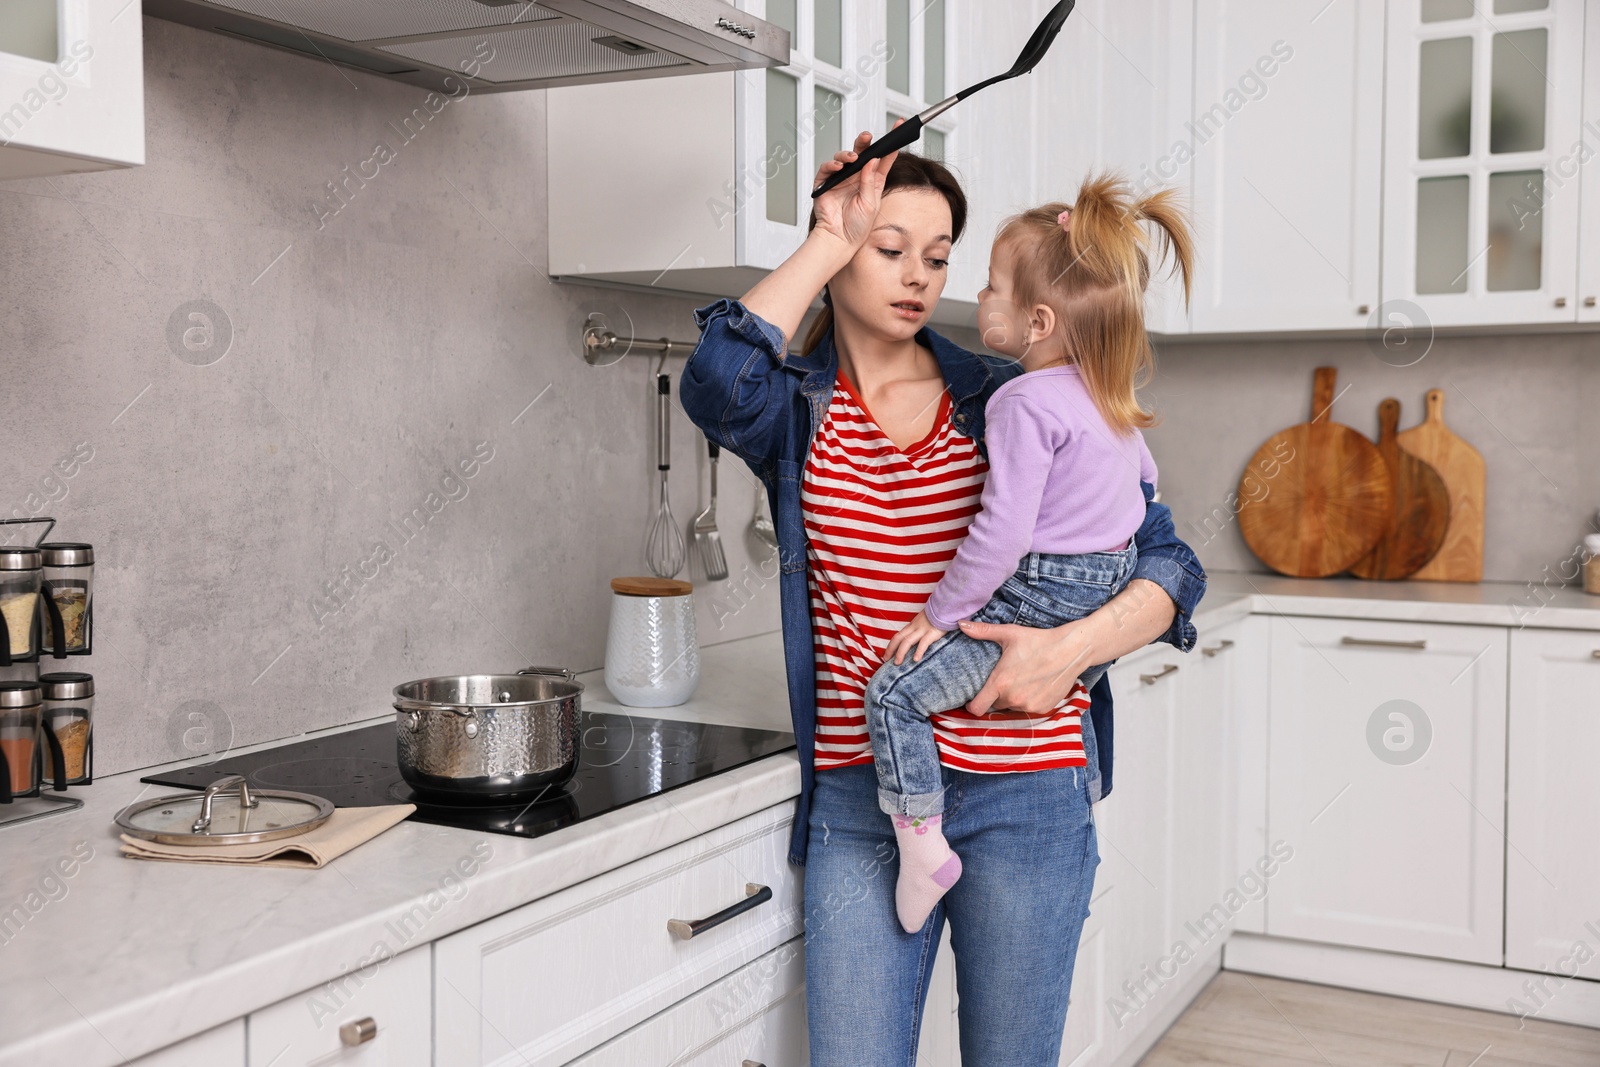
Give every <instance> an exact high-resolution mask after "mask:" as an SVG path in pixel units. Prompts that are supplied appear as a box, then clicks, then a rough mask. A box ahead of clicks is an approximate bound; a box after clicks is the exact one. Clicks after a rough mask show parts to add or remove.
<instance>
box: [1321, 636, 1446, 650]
mask: <svg viewBox="0 0 1600 1067" xmlns="http://www.w3.org/2000/svg"><path fill="white" fill-rule="evenodd" d="M1339 643H1340V644H1341V645H1361V646H1363V647H1366V648H1415V649H1424V648H1427V647H1428V642H1427V641H1425V640H1422V639H1421V638H1418V639H1417V640H1415V641H1385V640H1383V639H1381V638H1377V637H1341V638H1339Z"/></svg>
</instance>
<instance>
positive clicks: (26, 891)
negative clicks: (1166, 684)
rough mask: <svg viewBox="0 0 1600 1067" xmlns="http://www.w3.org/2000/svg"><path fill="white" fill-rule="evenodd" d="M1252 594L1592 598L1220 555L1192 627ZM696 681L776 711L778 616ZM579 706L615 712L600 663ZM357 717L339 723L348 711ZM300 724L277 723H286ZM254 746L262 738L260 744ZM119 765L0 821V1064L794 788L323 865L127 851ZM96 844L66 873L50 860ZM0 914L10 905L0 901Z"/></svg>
mask: <svg viewBox="0 0 1600 1067" xmlns="http://www.w3.org/2000/svg"><path fill="white" fill-rule="evenodd" d="M1251 612H1260V613H1268V614H1279V615H1316V616H1325V617H1344V618H1363V619H1391V620H1399V621H1426V622H1444V623H1460V624H1478V625H1495V626H1535V627H1545V628H1553V629H1580V630H1600V597H1594V596H1589V595H1587V594H1584V593H1583V592H1582V591H1581V590H1576V589H1554V590H1546V589H1543V588H1542V587H1541V588H1540V590H1539V593H1538V595H1537V596H1535V594H1534V592H1533V591H1532V589H1530V587H1528V586H1527V585H1525V584H1516V583H1482V584H1474V585H1460V584H1449V583H1441V582H1372V581H1359V580H1353V579H1347V578H1333V579H1323V580H1307V579H1294V578H1284V577H1280V576H1276V575H1262V574H1245V573H1237V572H1217V573H1213V574H1211V575H1210V586H1209V589H1208V592H1207V594H1206V597H1205V599H1204V601H1203V602H1202V604H1201V606H1200V610H1199V611H1198V612H1197V613H1196V617H1195V623H1196V626H1197V628H1199V629H1200V630H1201V632H1202V634H1203V633H1204V631H1205V630H1206V629H1207V628H1208V627H1213V626H1218V625H1221V624H1223V623H1225V622H1228V621H1231V620H1232V619H1234V618H1239V617H1242V616H1244V615H1247V614H1249V613H1251ZM701 662H702V668H701V679H702V680H701V685H700V689H699V691H698V692H697V693H696V694H695V697H694V698H693V699H692V700H691V701H689V702H688V703H686V704H684V705H681V706H679V707H677V708H670V709H660V710H659V711H651V712H648V713H647V714H650V715H660V716H662V717H670V718H679V719H688V720H696V721H705V722H717V723H726V724H730V725H742V726H755V727H760V728H766V729H788V728H789V718H788V701H787V697H786V693H785V686H784V668H783V647H782V640H781V638H780V636H779V635H778V634H776V633H771V634H765V635H761V636H758V637H750V638H745V639H743V640H739V641H732V642H727V643H725V644H720V645H713V646H710V647H708V648H706V649H704V650H703V652H702V654H701ZM581 678H582V680H583V681H584V682H585V683H586V684H587V686H588V688H587V690H586V692H585V694H584V707H585V708H586V709H588V710H592V711H626V710H628V709H625V708H622V707H620V706H619V705H617V704H616V703H615V702H614V701H613V700H612V699H611V697H610V694H609V693H607V692H606V689H605V684H604V681H603V679H602V677H601V672H598V671H595V672H591V673H590V674H586V675H583V676H581ZM372 721H376V720H369V721H368V722H365V723H357V724H350V725H349V726H345V727H340V729H353V728H356V727H358V726H363V725H370V722H372ZM293 740H300V738H289V739H285V741H281V742H276V744H283V743H287V741H293ZM263 747H264V746H263ZM148 771H149V769H148V768H147V769H145V770H144V771H138V772H129V773H126V774H119V775H114V776H111V777H108V778H104V779H101V780H99V781H97V782H96V783H95V784H94V785H93V786H91V787H89V788H88V789H85V790H80V791H76V795H78V796H79V797H81V798H82V799H83V800H84V802H85V803H84V807H83V808H82V809H80V810H78V811H75V812H71V813H68V814H66V815H57V816H52V817H50V818H46V819H42V820H39V821H37V822H33V823H27V824H23V825H20V826H14V827H9V828H6V829H0V848H3V853H0V854H3V856H4V859H3V861H0V906H3V908H5V909H7V911H5V912H0V924H4V925H3V926H0V949H3V951H0V965H3V966H0V1067H10V1065H13V1064H16V1065H22V1064H26V1065H28V1067H34V1065H36V1064H39V1063H72V1064H74V1065H75V1067H100V1065H110V1064H117V1063H120V1062H122V1060H123V1059H124V1058H128V1059H131V1058H133V1057H135V1056H138V1055H142V1054H144V1053H146V1052H149V1051H152V1050H154V1049H157V1048H160V1047H162V1046H164V1045H167V1044H170V1043H172V1042H174V1041H177V1040H180V1039H182V1038H184V1037H187V1036H189V1035H191V1034H196V1033H199V1032H201V1031H204V1030H207V1029H209V1028H211V1027H212V1026H215V1025H218V1024H220V1023H223V1022H227V1021H229V1020H231V1019H235V1018H238V1017H240V1016H242V1015H246V1014H248V1013H249V1012H251V1011H253V1010H256V1009H258V1008H261V1007H264V1006H266V1005H268V1004H270V1003H273V1002H275V1001H277V1000H280V999H282V998H284V997H287V996H291V995H293V994H296V993H299V992H301V991H303V990H305V989H308V988H311V987H313V986H315V985H318V984H320V983H322V982H325V981H327V980H329V979H332V978H335V977H337V976H338V975H340V974H341V973H344V972H345V971H347V970H350V969H352V968H354V967H355V966H356V965H357V964H358V963H359V962H360V961H361V960H363V959H364V958H365V956H366V955H367V954H368V953H369V952H370V950H371V947H372V945H373V943H374V942H375V941H377V940H379V939H380V937H381V935H382V932H383V930H384V928H385V924H386V923H388V922H390V921H391V920H393V919H396V918H398V917H400V916H401V915H402V914H403V913H406V912H408V911H410V910H411V909H413V908H415V907H416V906H417V905H418V904H419V903H420V902H424V901H426V900H427V899H428V898H429V895H430V894H435V895H434V899H435V901H437V900H438V899H440V898H439V896H438V895H437V891H438V890H439V889H440V887H441V879H443V878H445V876H446V874H447V872H450V871H451V869H452V867H453V866H454V864H455V863H456V862H457V861H458V860H460V859H462V858H463V857H464V856H467V855H468V854H469V851H470V850H471V849H472V847H473V846H474V845H479V844H480V843H483V842H487V843H488V844H489V845H490V847H492V849H493V854H492V856H491V857H490V858H489V859H488V860H487V861H486V862H485V863H484V864H483V866H482V868H481V869H480V870H479V871H478V872H477V873H476V874H474V875H473V876H472V877H471V878H470V879H468V880H467V881H466V887H467V888H466V891H465V892H464V893H462V892H458V893H457V894H456V895H455V897H454V898H449V897H447V898H445V903H444V904H443V906H441V907H439V908H437V910H436V913H434V914H432V917H431V919H430V920H429V922H428V924H427V926H426V927H425V929H424V930H423V931H422V932H421V933H420V934H419V936H418V939H417V940H418V943H421V941H422V940H433V939H436V938H439V937H443V936H445V935H446V934H449V933H452V932H454V931H456V930H460V929H462V928H464V927H467V926H470V925H471V924H473V923H476V922H480V921H482V920H484V919H487V918H489V917H491V916H494V915H498V914H501V913H503V912H505V911H508V910H510V909H512V908H515V907H517V906H519V905H521V904H523V903H526V902H527V901H530V900H534V899H537V898H539V897H541V896H545V895H547V894H549V893H552V892H555V891H556V890H558V889H562V888H565V887H567V886H570V885H574V884H576V883H578V882H581V881H583V880H585V879H587V878H590V877H593V876H594V875H596V874H599V873H601V872H603V871H606V870H610V869H612V868H615V867H617V866H620V865H622V864H624V863H628V862H631V861H632V860H634V859H637V858H639V857H642V856H645V855H648V854H650V853H652V852H655V851H658V850H660V849H663V848H667V847H670V846H672V845H675V844H677V843H679V842H681V841H685V840H688V839H690V838H693V837H696V836H698V835H700V834H702V833H704V832H706V831H708V830H710V829H712V828H714V827H716V826H720V825H723V824H726V823H728V822H730V821H733V820H734V819H737V818H742V817H743V816H745V815H748V814H751V813H754V812H756V811H760V810H762V809H763V808H766V807H769V806H771V805H773V804H776V803H779V802H781V801H783V800H785V799H787V798H788V797H792V796H794V795H796V794H797V793H798V792H799V787H800V774H799V765H798V763H797V761H796V759H795V756H794V754H793V753H783V754H780V755H777V756H772V757H769V758H767V759H765V760H761V761H759V762H757V763H753V764H750V765H749V766H746V767H742V768H739V769H737V770H734V771H730V772H728V773H726V774H723V775H720V776H718V777H715V778H712V779H709V780H707V781H703V782H699V783H696V784H694V785H690V786H685V787H683V788H682V789H678V790H674V791H673V792H671V793H668V794H665V795H663V796H661V797H657V798H654V799H652V800H648V801H644V802H641V803H639V804H635V805H632V806H630V807H627V808H624V809H621V810H619V811H615V812H612V813H610V814H608V815H604V816H601V817H599V818H596V819H593V820H590V821H587V822H584V823H582V824H580V825H578V826H574V827H571V828H569V829H565V830H561V831H558V832H556V833H554V834H550V835H547V836H545V837H540V838H534V839H531V840H530V839H523V838H517V837H508V836H504V835H499V834H481V833H476V832H473V831H468V830H461V829H456V828H452V827H443V826H429V825H425V824H421V823H413V822H405V823H401V824H400V825H399V826H396V827H395V828H393V829H392V830H390V831H388V832H387V833H385V834H384V835H382V836H381V837H379V838H377V839H376V840H374V841H371V842H369V843H367V844H366V845H363V846H362V847H360V848H358V849H355V850H354V851H352V852H350V853H347V854H346V855H344V856H342V857H340V858H339V859H338V860H335V861H334V862H333V863H331V864H329V865H328V866H327V867H325V868H324V869H322V870H320V871H294V870H283V869H273V868H260V869H244V868H237V867H209V866H201V865H193V864H167V863H151V862H145V861H139V860H129V859H124V858H123V857H122V856H121V855H120V854H119V853H118V851H117V845H118V842H117V838H116V835H115V833H113V830H112V817H113V816H114V815H115V813H116V812H117V811H118V810H120V809H121V808H122V807H123V806H125V805H127V804H129V803H131V802H133V801H134V800H135V799H137V798H138V797H141V796H144V795H146V794H148V793H150V792H151V791H152V790H163V789H166V788H167V787H162V786H148V785H144V784H143V783H141V782H139V781H138V779H139V776H140V775H141V774H144V773H148ZM75 847H76V848H77V849H78V854H79V855H82V854H84V849H86V848H92V849H93V855H92V857H91V858H90V859H89V860H87V861H86V862H82V863H78V864H77V865H76V866H75V867H74V868H73V873H72V875H71V876H70V877H61V876H60V875H58V874H55V873H54V872H55V864H56V863H57V862H58V861H60V860H62V859H65V858H68V857H70V856H71V855H72V853H73V850H74V848H75ZM8 915H9V918H8V917H7V916H8Z"/></svg>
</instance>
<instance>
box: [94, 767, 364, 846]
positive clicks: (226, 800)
mask: <svg viewBox="0 0 1600 1067" xmlns="http://www.w3.org/2000/svg"><path fill="white" fill-rule="evenodd" d="M332 814H333V804H332V803H331V802H329V801H327V800H324V799H323V798H321V797H314V796H311V795H310V794H308V793H291V792H289V791H287V790H282V789H251V788H250V786H249V785H248V784H247V783H246V782H245V780H244V777H243V776H242V775H237V774H230V775H228V776H226V777H224V778H218V779H217V780H216V781H215V782H212V783H211V784H210V785H209V786H207V787H206V791H205V792H204V793H175V794H172V795H170V796H164V797H154V798H152V799H150V800H141V801H139V802H138V803H136V804H130V805H128V806H127V807H126V808H123V809H122V810H121V811H119V812H117V826H118V827H120V828H121V829H122V831H123V833H126V834H130V835H132V836H134V837H139V838H143V839H144V840H146V841H156V842H159V843H160V844H163V845H249V844H254V843H256V842H258V841H276V840H279V839H280V838H285V837H297V836H299V835H300V834H303V833H305V832H306V831H308V830H314V829H316V828H317V827H319V826H321V825H322V824H323V823H325V822H327V821H328V816H329V815H332Z"/></svg>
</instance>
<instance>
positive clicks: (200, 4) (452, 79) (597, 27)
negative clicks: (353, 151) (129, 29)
mask: <svg viewBox="0 0 1600 1067" xmlns="http://www.w3.org/2000/svg"><path fill="white" fill-rule="evenodd" d="M144 13H145V14H147V15H154V16H156V17H157V18H163V19H169V20H171V21H173V22H181V23H184V24H186V25H189V26H196V27H199V28H200V29H204V30H214V31H216V32H219V33H224V34H228V35H229V36H232V37H238V38H242V39H245V40H250V41H256V42H258V43H260V44H265V45H270V46H272V47H274V48H282V49H286V50H288V51H292V52H299V53H301V54H303V55H306V56H310V57H312V58H314V59H321V60H326V61H328V62H332V63H339V64H343V65H345V66H350V67H355V68H358V69H360V70H365V71H369V72H371V73H374V74H381V75H383V76H384V77H388V78H394V79H396V80H398V81H403V82H409V83H411V84H413V85H420V86H423V87H425V88H428V89H436V90H440V91H443V92H447V93H450V94H451V95H459V94H460V93H461V92H462V87H463V86H467V87H469V88H470V90H471V91H472V92H505V91H507V90H511V89H544V88H548V87H551V86H556V85H581V84H584V83H587V82H602V81H629V80H632V79H635V78H660V77H668V76H671V75H675V74H699V73H703V72H705V71H713V70H742V69H745V68H750V67H776V66H784V65H786V64H787V63H788V62H789V31H788V30H785V29H783V28H781V27H779V26H774V25H773V24H771V23H769V22H763V21H761V20H760V19H757V18H752V17H751V16H749V15H746V14H745V13H744V12H742V11H739V10H738V9H737V8H735V7H733V6H732V5H731V4H727V3H723V2H722V0H539V2H538V3H531V2H527V0H144Z"/></svg>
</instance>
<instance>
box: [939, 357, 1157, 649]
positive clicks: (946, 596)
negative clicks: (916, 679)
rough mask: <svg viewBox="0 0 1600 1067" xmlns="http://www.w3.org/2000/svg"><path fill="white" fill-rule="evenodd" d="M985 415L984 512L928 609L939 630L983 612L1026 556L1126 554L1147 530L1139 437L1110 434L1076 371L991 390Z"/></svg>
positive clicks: (1151, 478)
mask: <svg viewBox="0 0 1600 1067" xmlns="http://www.w3.org/2000/svg"><path fill="white" fill-rule="evenodd" d="M984 411H985V412H986V415H985V422H986V424H987V425H986V429H985V431H984V441H985V444H986V445H987V447H988V451H989V475H988V479H987V480H986V481H985V482H984V486H983V499H982V511H980V512H979V513H978V517H977V518H975V519H974V520H973V521H972V525H971V527H969V528H968V531H967V539H966V540H965V541H963V542H962V543H961V547H960V549H958V550H957V551H956V555H955V558H954V559H952V560H951V561H950V566H949V567H948V568H946V570H945V572H944V577H943V578H942V579H940V581H939V584H938V585H937V586H935V587H934V590H933V594H932V595H931V596H929V598H928V604H927V607H926V609H925V611H926V614H927V617H928V621H929V622H930V623H932V624H933V625H934V626H936V627H938V628H939V629H941V630H953V629H955V628H956V624H957V623H958V622H960V621H961V620H963V619H968V618H971V617H972V615H973V614H975V613H976V612H977V611H978V609H979V608H981V607H983V605H984V604H986V603H988V602H989V598H990V597H992V596H994V593H995V590H997V589H999V588H1000V584H1001V583H1002V582H1004V581H1005V580H1006V579H1007V578H1009V577H1010V576H1011V575H1012V573H1013V572H1014V571H1016V569H1017V565H1018V563H1019V562H1020V561H1021V560H1022V557H1023V556H1024V555H1026V554H1027V553H1029V552H1042V553H1047V554H1050V555H1064V556H1071V555H1080V554H1082V553H1085V552H1109V551H1113V550H1116V549H1121V548H1124V547H1126V546H1127V544H1128V541H1129V539H1130V538H1132V537H1133V535H1134V534H1135V533H1137V532H1138V530H1139V524H1140V523H1141V522H1143V521H1144V513H1145V501H1144V493H1143V491H1142V490H1140V488H1139V483H1140V482H1141V481H1146V482H1149V483H1150V484H1151V485H1152V486H1154V485H1155V484H1156V463H1155V460H1154V459H1153V458H1151V456H1150V450H1149V449H1148V448H1147V447H1145V443H1144V435H1143V434H1141V433H1140V432H1139V431H1138V430H1133V431H1130V432H1129V433H1126V434H1118V433H1117V432H1116V431H1114V430H1112V429H1111V427H1110V426H1109V425H1107V424H1106V421H1105V419H1103V418H1101V416H1100V411H1099V409H1098V408H1096V407H1095V406H1094V401H1093V400H1092V399H1090V397H1089V391H1088V389H1087V388H1085V386H1084V384H1083V379H1082V377H1080V376H1079V374H1078V368H1076V367H1048V368H1046V369H1044V370H1037V371H1030V372H1029V373H1027V374H1023V375H1020V376H1018V377H1016V378H1014V379H1012V380H1011V381H1009V382H1007V383H1006V384H1004V385H1002V386H1001V387H1000V388H999V389H996V390H995V393H994V395H993V396H992V397H990V398H989V403H988V405H987V407H985V409H984Z"/></svg>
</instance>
